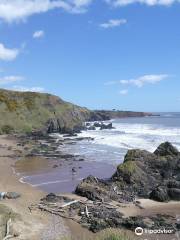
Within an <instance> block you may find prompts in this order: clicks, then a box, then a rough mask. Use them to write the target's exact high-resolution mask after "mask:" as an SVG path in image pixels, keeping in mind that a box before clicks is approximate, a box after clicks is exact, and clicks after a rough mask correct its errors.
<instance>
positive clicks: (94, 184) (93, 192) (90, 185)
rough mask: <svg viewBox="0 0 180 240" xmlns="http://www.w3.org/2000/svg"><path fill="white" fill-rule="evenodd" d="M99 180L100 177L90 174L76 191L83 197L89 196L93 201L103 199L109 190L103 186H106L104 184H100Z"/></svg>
mask: <svg viewBox="0 0 180 240" xmlns="http://www.w3.org/2000/svg"><path fill="white" fill-rule="evenodd" d="M99 181H100V180H99V179H97V178H95V177H93V176H89V177H87V178H86V179H84V180H83V181H82V182H81V183H80V184H79V185H78V186H77V187H76V190H75V193H76V194H78V195H80V196H82V197H87V198H88V199H89V200H92V201H95V200H100V201H102V200H103V199H104V197H105V196H106V195H107V192H106V190H105V189H104V188H103V187H104V186H102V184H99Z"/></svg>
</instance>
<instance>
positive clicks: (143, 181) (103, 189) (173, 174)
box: [76, 142, 180, 202]
mask: <svg viewBox="0 0 180 240" xmlns="http://www.w3.org/2000/svg"><path fill="white" fill-rule="evenodd" d="M76 193H77V194H79V195H81V196H86V197H87V198H89V199H91V200H94V199H98V200H108V199H111V200H116V201H117V200H118V201H120V202H121V201H133V199H134V198H135V196H137V197H143V198H151V199H154V200H156V201H162V202H165V201H169V200H180V152H178V150H177V149H176V148H175V147H174V146H172V144H170V143H169V142H165V143H162V144H161V145H160V146H159V147H158V148H157V149H156V151H155V152H154V153H150V152H148V151H145V150H139V149H135V150H129V151H128V152H127V154H126V156H125V159H124V162H123V163H122V164H120V165H119V166H118V167H117V171H116V172H115V174H114V175H113V176H112V178H111V179H110V180H108V181H104V180H101V179H97V178H94V177H92V176H91V177H88V178H87V179H84V180H83V181H82V182H81V183H80V184H79V185H78V186H77V188H76Z"/></svg>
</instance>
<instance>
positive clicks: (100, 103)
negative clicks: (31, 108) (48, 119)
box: [0, 0, 180, 112]
mask: <svg viewBox="0 0 180 240" xmlns="http://www.w3.org/2000/svg"><path fill="white" fill-rule="evenodd" d="M179 13H180V1H176V0H62V1H61V0H0V88H6V89H12V90H18V91H38V92H48V93H52V94H55V95H58V96H60V97H61V98H63V99H64V100H66V101H69V102H73V103H75V104H78V105H80V106H85V107H88V108H90V109H119V110H133V111H151V112H162V111H174V112H177V111H180V91H179V90H180V28H179V24H180V14H179Z"/></svg>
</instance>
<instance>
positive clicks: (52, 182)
mask: <svg viewBox="0 0 180 240" xmlns="http://www.w3.org/2000/svg"><path fill="white" fill-rule="evenodd" d="M77 180H78V181H81V180H83V178H78V179H77ZM69 181H70V180H69V179H67V180H57V181H49V182H42V183H38V184H31V186H33V187H40V186H44V185H50V184H55V183H65V182H69Z"/></svg>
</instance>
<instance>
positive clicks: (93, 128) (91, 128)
mask: <svg viewBox="0 0 180 240" xmlns="http://www.w3.org/2000/svg"><path fill="white" fill-rule="evenodd" d="M88 130H91V131H92V130H96V128H95V127H94V126H90V127H89V128H88Z"/></svg>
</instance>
